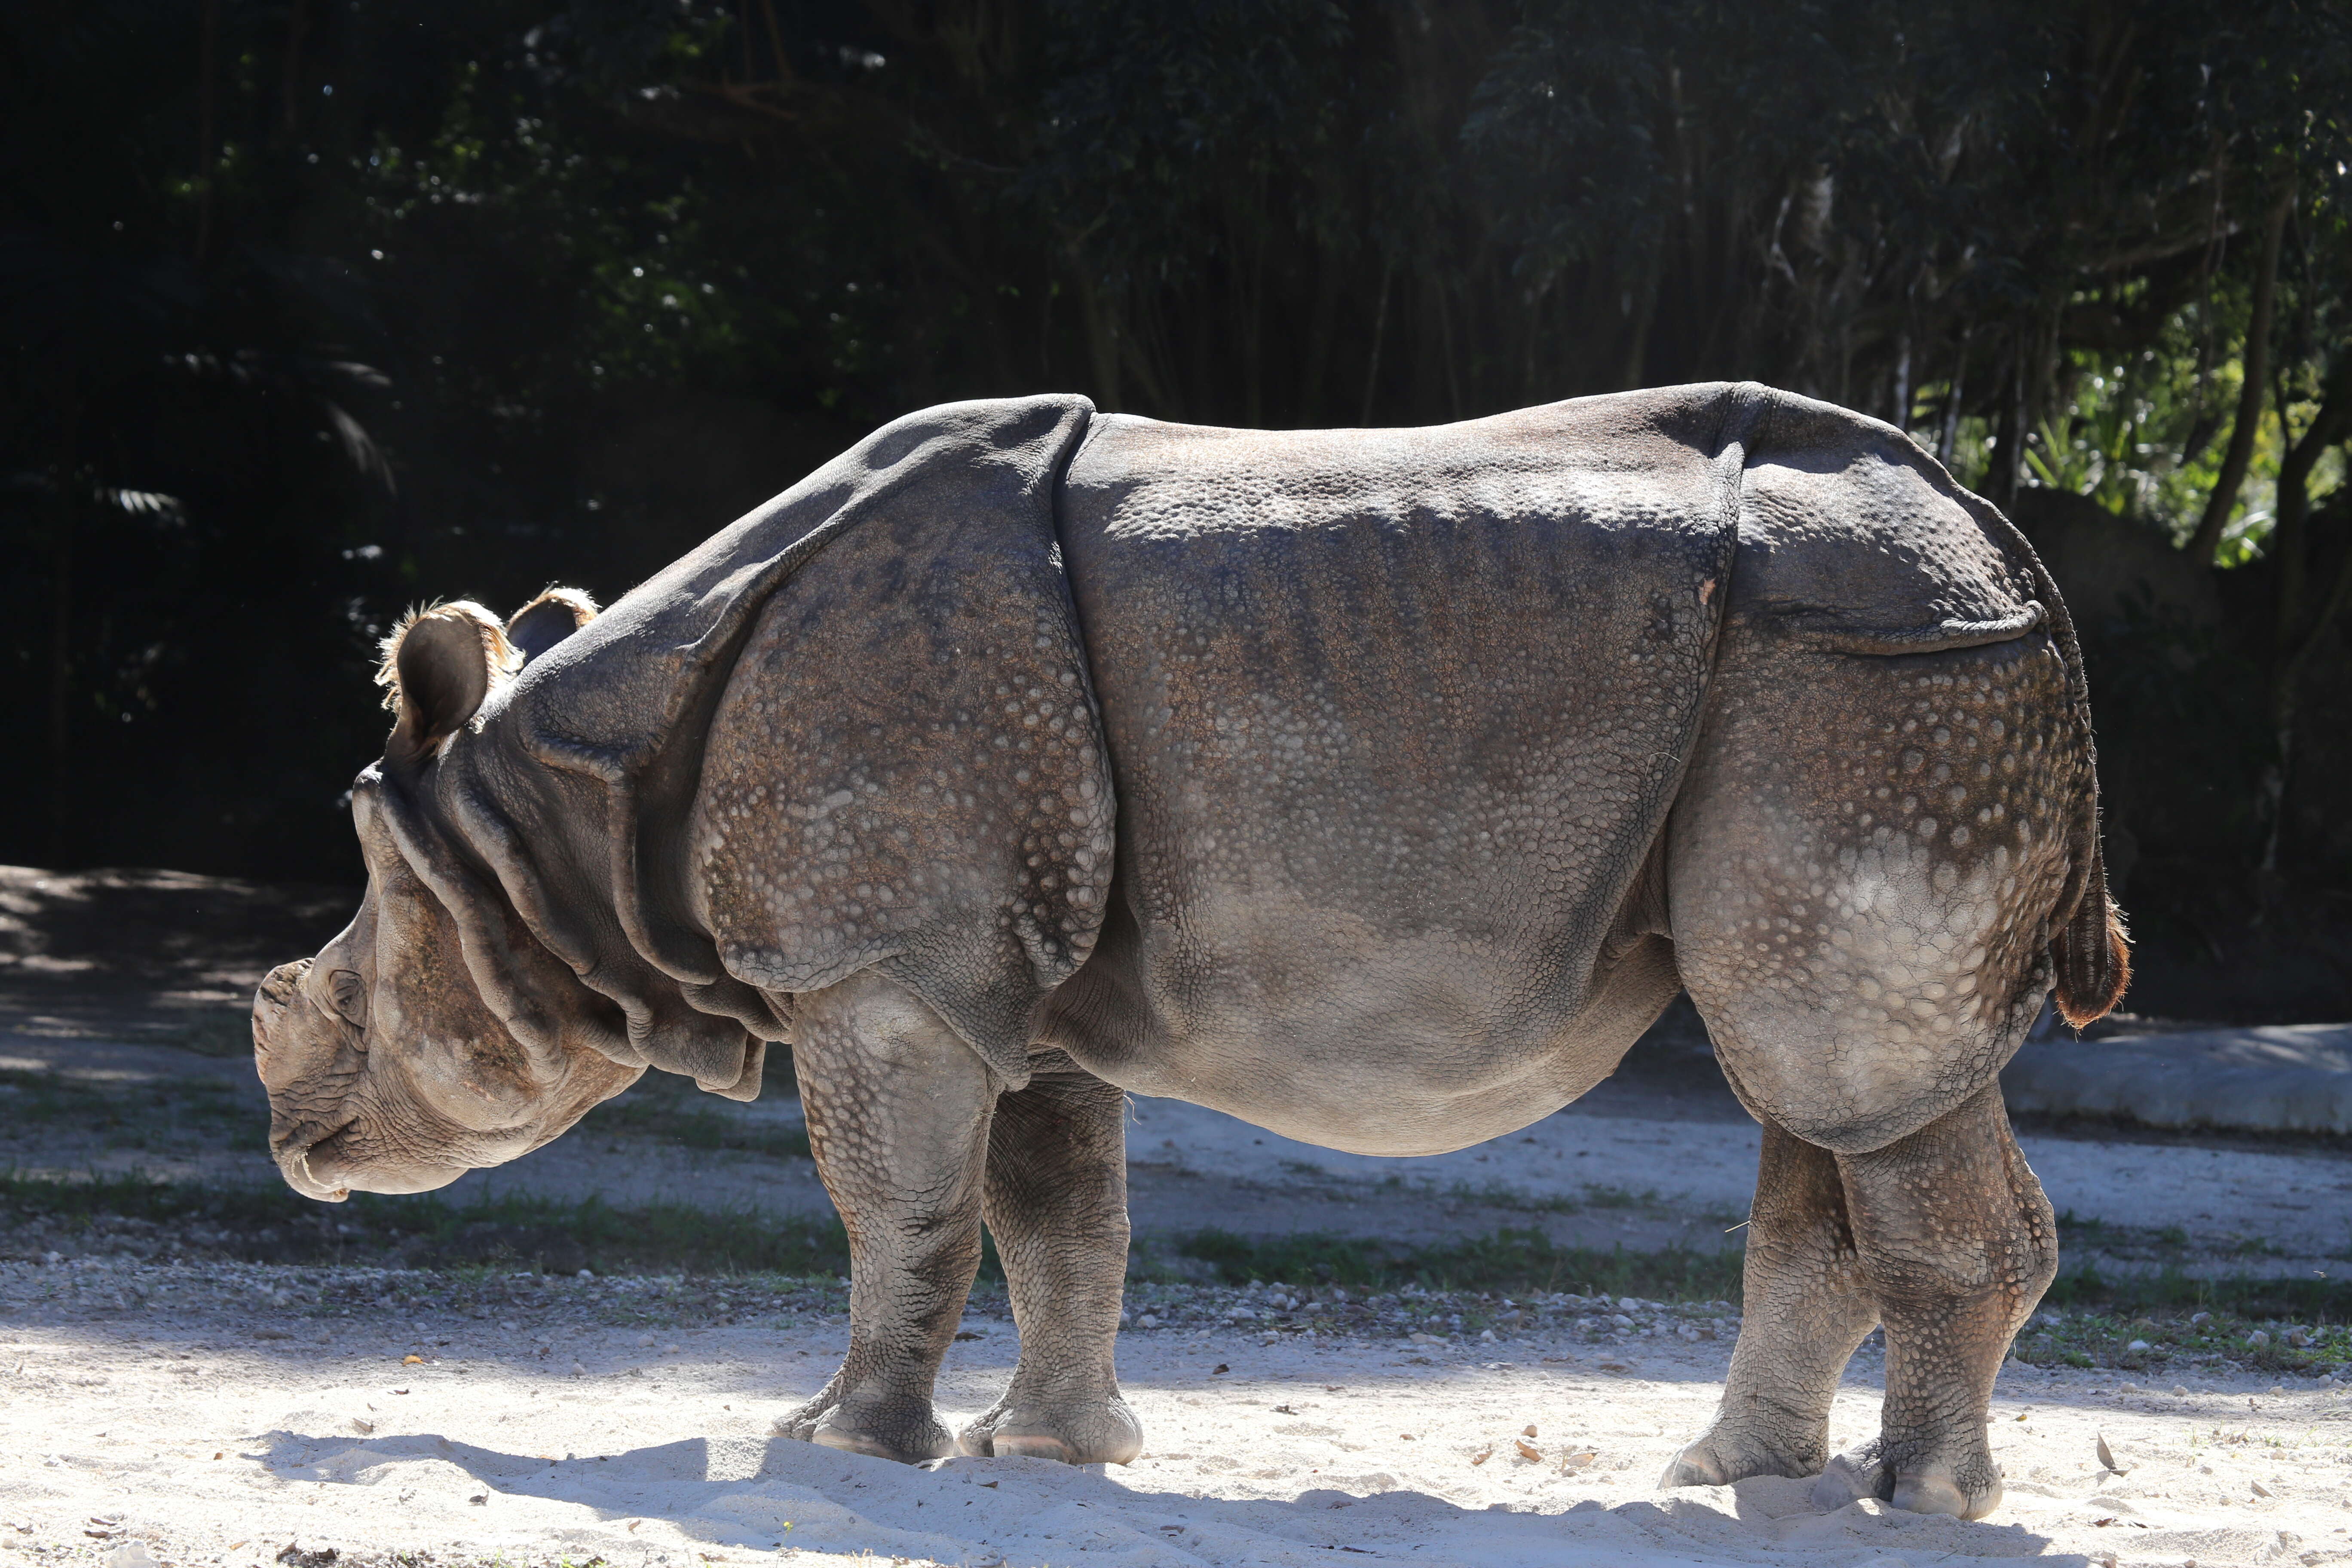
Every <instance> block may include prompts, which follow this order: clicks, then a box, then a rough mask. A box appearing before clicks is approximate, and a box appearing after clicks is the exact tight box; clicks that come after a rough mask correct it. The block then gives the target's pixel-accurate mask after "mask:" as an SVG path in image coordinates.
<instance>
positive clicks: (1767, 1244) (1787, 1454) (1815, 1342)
mask: <svg viewBox="0 0 2352 1568" xmlns="http://www.w3.org/2000/svg"><path fill="white" fill-rule="evenodd" d="M1742 1272H1743V1278H1742V1280H1741V1286H1742V1290H1741V1293H1742V1296H1743V1297H1744V1299H1745V1305H1744V1308H1743V1312H1744V1317H1743V1321H1742V1323H1741V1326H1740V1332H1739V1343H1738V1346H1737V1347H1735V1348H1734V1349H1733V1351H1732V1352H1731V1374H1730V1376H1729V1377H1727V1379H1725V1381H1724V1388H1723V1404H1722V1405H1721V1406H1720V1407H1718V1409H1717V1412H1716V1416H1715V1421H1714V1423H1713V1424H1712V1425H1711V1426H1708V1427H1707V1429H1706V1432H1705V1433H1704V1434H1702V1435H1701V1436H1699V1437H1698V1438H1697V1439H1696V1440H1695V1441H1693V1442H1692V1443H1691V1444H1690V1445H1689V1446H1688V1447H1685V1448H1684V1449H1683V1451H1682V1452H1681V1453H1679V1454H1677V1455H1675V1458H1674V1459H1673V1460H1672V1462H1670V1463H1669V1464H1668V1465H1667V1466H1666V1473H1665V1475H1664V1477H1663V1478H1662V1479H1661V1480H1660V1483H1659V1484H1660V1485H1662V1486H1669V1487H1720V1486H1728V1485H1730V1484H1731V1483H1732V1482H1733V1481H1738V1480H1745V1479H1747V1478H1748V1477H1749V1476H1813V1475H1819V1474H1820V1473H1821V1472H1822V1466H1823V1465H1824V1464H1825V1463H1826V1462H1827V1461H1828V1459H1829V1426H1830V1402H1831V1401H1832V1399H1834V1398H1835V1397H1836V1395H1837V1386H1838V1379H1839V1377H1840V1375H1841V1374H1842V1373H1843V1372H1844V1371H1845V1363H1847V1362H1848V1361H1850V1360H1851V1359H1853V1352H1854V1350H1855V1348H1856V1347H1857V1346H1859V1345H1860V1344H1861V1343H1862V1341H1863V1337H1864V1335H1866V1334H1868V1333H1869V1332H1870V1331H1871V1329H1872V1328H1873V1327H1874V1325H1875V1324H1876V1323H1877V1321H1878V1307H1877V1305H1876V1303H1875V1302H1874V1301H1873V1300H1871V1297H1870V1293H1869V1290H1868V1288H1867V1286H1866V1285H1865V1283H1864V1277H1863V1269H1862V1259H1861V1257H1860V1255H1859V1254H1858V1253H1857V1251H1856V1250H1855V1247H1854V1237H1853V1226H1852V1225H1851V1223H1850V1222H1849V1220H1848V1218H1847V1215H1846V1203H1845V1188H1844V1185H1843V1183H1842V1182H1841V1181H1840V1179H1839V1174H1838V1166H1837V1157H1836V1156H1835V1155H1833V1154H1832V1153H1831V1152H1829V1151H1828V1150H1826V1149H1822V1148H1817V1147H1816V1146H1814V1145H1813V1144H1811V1143H1807V1142H1804V1141H1803V1140H1801V1139H1800V1138H1798V1137H1796V1136H1795V1135H1794V1134H1792V1133H1790V1132H1788V1131H1784V1130H1783V1129H1782V1128H1780V1126H1779V1125H1778V1124H1776V1123H1774V1122H1773V1121H1769V1120H1767V1121H1765V1123H1764V1152H1763V1156H1762V1158H1761V1159H1760V1160H1759V1161H1758V1163H1757V1169H1756V1202H1755V1205H1754V1206H1753V1207H1752V1208H1751V1209H1750V1210H1749V1213H1748V1257H1747V1261H1746V1264H1745V1266H1744V1268H1743V1271H1742Z"/></svg>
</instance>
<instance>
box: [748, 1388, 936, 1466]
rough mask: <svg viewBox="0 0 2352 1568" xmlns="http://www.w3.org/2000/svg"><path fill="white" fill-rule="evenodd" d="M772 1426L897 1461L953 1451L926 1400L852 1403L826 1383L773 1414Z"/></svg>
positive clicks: (796, 1437)
mask: <svg viewBox="0 0 2352 1568" xmlns="http://www.w3.org/2000/svg"><path fill="white" fill-rule="evenodd" d="M774 1431H775V1434H776V1436H779V1437H789V1438H791V1439H793V1441H795V1442H801V1443H814V1444H816V1445H817V1446H818V1447H824V1448H838V1449H840V1450H841V1451H842V1452H844V1453H845V1454H865V1455H866V1456H868V1457H870V1458H877V1459H896V1460H897V1461H898V1463H900V1464H902V1465H919V1464H923V1463H925V1462H926V1461H928V1460H931V1459H938V1458H945V1457H947V1456H948V1455H950V1454H952V1453H954V1452H955V1451H956V1445H955V1438H954V1437H953V1436H950V1434H949V1432H948V1429H947V1428H946V1427H945V1426H941V1425H940V1420H939V1417H938V1416H936V1415H933V1414H932V1413H931V1410H930V1407H929V1405H912V1404H908V1403H907V1402H903V1401H892V1402H883V1401H863V1402H858V1403H856V1404H854V1405H853V1404H850V1403H845V1402H844V1401H843V1400H841V1398H840V1397H839V1395H837V1394H835V1392H834V1390H832V1389H831V1388H827V1389H826V1390H825V1391H824V1393H822V1394H818V1395H817V1396H816V1397H815V1398H814V1399H812V1400H810V1401H809V1402H808V1403H807V1404H805V1405H802V1406H801V1407H800V1408H799V1409H797V1410H794V1411H793V1412H792V1413H791V1414H789V1415H780V1416H778V1417H777V1418H776V1423H775V1427H774Z"/></svg>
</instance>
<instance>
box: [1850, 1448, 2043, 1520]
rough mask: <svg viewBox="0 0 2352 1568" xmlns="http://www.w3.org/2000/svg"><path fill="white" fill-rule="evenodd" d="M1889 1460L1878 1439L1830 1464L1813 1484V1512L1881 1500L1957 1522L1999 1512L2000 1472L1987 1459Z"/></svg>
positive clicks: (1914, 1511) (1908, 1509) (1971, 1457)
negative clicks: (1945, 1516)
mask: <svg viewBox="0 0 2352 1568" xmlns="http://www.w3.org/2000/svg"><path fill="white" fill-rule="evenodd" d="M1972 1460H1974V1461H1976V1462H1971V1461H1972ZM2000 1493H2001V1488H2000V1468H1999V1467H1998V1466H1996V1465H1994V1464H1993V1463H1992V1462H1991V1461H1990V1459H1988V1458H1982V1457H1980V1456H1972V1455H1963V1456H1962V1457H1961V1458H1958V1460H1954V1461H1943V1460H1939V1459H1937V1458H1935V1457H1932V1456H1930V1457H1927V1458H1920V1459H1917V1460H1915V1461H1913V1462H1911V1463H1908V1464H1902V1465H1898V1464H1895V1463H1893V1462H1891V1461H1889V1460H1888V1459H1887V1458H1885V1444H1884V1442H1883V1441H1882V1440H1881V1439H1879V1438H1875V1437H1874V1438H1872V1439H1871V1440H1870V1441H1869V1442H1867V1443H1864V1444H1863V1445H1862V1446H1861V1447H1857V1448H1854V1449H1852V1450H1850V1451H1849V1452H1846V1453H1843V1454H1840V1455H1839V1456H1837V1458H1833V1459H1832V1460H1831V1461H1830V1462H1829V1468H1826V1469H1824V1470H1823V1471H1822V1476H1821V1479H1819V1480H1817V1481H1815V1482H1814V1483H1813V1506H1814V1507H1815V1508H1817V1509H1820V1510H1822V1512H1823V1513H1833V1512H1835V1511H1836V1510H1839V1509H1842V1508H1843V1507H1844V1506H1845V1505H1846V1504H1848V1503H1850V1502H1854V1501H1857V1500H1861V1499H1863V1498H1877V1499H1879V1500H1881V1501H1885V1502H1891V1503H1893V1504H1894V1505H1895V1507H1896V1508H1899V1509H1902V1510H1905V1511H1906V1512H1908V1513H1948V1514H1951V1515H1952V1516H1954V1517H1955V1518H1958V1519H1982V1518H1983V1517H1984V1516H1985V1515H1987V1514H1989V1513H1990V1512H1991V1511H1992V1510H1994V1509H1995V1508H1997V1507H1999V1506H2000Z"/></svg>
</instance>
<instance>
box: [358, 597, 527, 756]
mask: <svg viewBox="0 0 2352 1568" xmlns="http://www.w3.org/2000/svg"><path fill="white" fill-rule="evenodd" d="M382 649H383V663H381V664H380V665H378V666H377V667H376V675H375V679H376V684H377V685H379V686H381V687H383V688H384V698H383V705H384V706H385V707H386V708H389V709H391V710H393V711H394V713H396V714H398V715H399V721H398V722H397V723H396V724H394V727H393V732H392V742H391V743H390V744H389V745H388V746H387V748H386V750H385V753H384V754H385V756H386V757H387V758H393V757H394V756H398V757H401V758H403V759H404V760H409V761H417V762H422V761H424V760H425V759H426V758H429V757H431V756H432V755H433V754H434V752H436V751H438V750H439V749H440V746H441V742H443V741H446V740H447V739H448V738H449V736H451V735H452V734H455V733H456V732H457V730H458V729H459V727H461V726H462V725H463V724H464V723H465V722H466V721H467V720H468V719H471V718H472V717H473V716H474V713H475V710H477V709H478V708H480V707H481V705H482V700H483V699H484V698H486V697H488V695H489V694H490V693H491V692H492V691H494V690H496V689H498V688H499V686H500V685H502V684H504V683H505V682H506V681H507V680H509V679H512V678H513V675H514V672H515V671H516V670H517V669H519V668H521V665H522V660H521V658H520V656H519V655H518V654H517V653H516V651H515V649H514V646H513V645H512V644H511V643H509V642H508V641H507V635H506V631H505V628H503V627H501V626H499V621H498V617H497V616H493V615H491V614H490V612H489V611H488V610H486V609H484V608H483V607H482V606H481V605H478V604H475V603H474V602H473V601H472V600H471V599H454V600H451V601H449V602H447V603H446V604H442V603H436V604H432V605H426V606H425V608H423V609H421V610H411V611H409V612H408V614H406V615H404V616H402V617H401V618H400V624H399V625H398V626H394V628H393V630H392V635H391V636H390V637H386V638H384V639H383V644H382Z"/></svg>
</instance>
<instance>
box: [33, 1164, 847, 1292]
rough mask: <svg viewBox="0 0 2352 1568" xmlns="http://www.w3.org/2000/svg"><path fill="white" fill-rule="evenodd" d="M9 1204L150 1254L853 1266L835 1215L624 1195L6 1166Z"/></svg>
mask: <svg viewBox="0 0 2352 1568" xmlns="http://www.w3.org/2000/svg"><path fill="white" fill-rule="evenodd" d="M0 1212H5V1214H7V1215H9V1217H10V1218H12V1219H14V1220H16V1221H17V1222H18V1225H19V1226H24V1225H25V1224H26V1222H31V1223H32V1224H33V1225H35V1226H37V1228H38V1230H39V1232H40V1235H41V1237H42V1238H43V1244H45V1245H47V1246H50V1247H58V1246H61V1245H63V1246H70V1247H74V1248H75V1249H76V1250H81V1249H96V1248H100V1247H103V1248H106V1249H109V1250H116V1249H121V1250H131V1251H137V1252H142V1253H145V1254H148V1255H163V1256H169V1255H172V1254H175V1253H198V1254H204V1253H210V1254H216V1255H226V1256H229V1257H235V1258H246V1259H248V1260H251V1261H256V1262H285V1263H296V1262H306V1263H307V1262H354V1263H356V1262H370V1261H380V1260H383V1259H385V1258H393V1259H397V1260H399V1261H402V1262H405V1263H412V1264H415V1265H419V1266H425V1267H448V1266H453V1265H463V1264H496V1263H509V1264H538V1265H541V1266H542V1267H547V1268H554V1269H558V1270H560V1271H563V1272H569V1271H571V1270H572V1269H574V1268H593V1269H595V1270H596V1271H597V1272H598V1273H600V1274H602V1273H624V1272H630V1271H640V1270H643V1271H663V1270H672V1271H677V1270H682V1271H687V1272H693V1273H715V1274H726V1273H751V1272H760V1273H773V1274H790V1275H803V1274H831V1275H838V1274H843V1273H845V1272H847V1270H848V1268H849V1239H848V1237H847V1236H846V1235H845V1233H844V1232H843V1230H842V1227H841V1222H840V1221H839V1220H838V1219H836V1218H835V1217H833V1216H832V1215H825V1216H823V1217H822V1218H819V1217H814V1216H778V1215H768V1214H763V1213H760V1212H758V1211H753V1210H742V1209H737V1210H711V1209H704V1208H696V1207H692V1206H689V1205H684V1204H647V1205H639V1206H634V1207H629V1208H616V1207H613V1206H611V1205H606V1204H604V1203H602V1202H600V1201H598V1200H596V1199H593V1198H591V1199H589V1200H587V1201H586V1202H584V1203H566V1202H562V1201H560V1200H556V1199H551V1198H533V1197H520V1196H506V1195H497V1196H492V1197H488V1198H486V1199H481V1200H478V1201H476V1202H473V1203H467V1204H451V1203H447V1202H445V1201H443V1200H441V1199H438V1198H436V1197H433V1196H430V1195H429V1194H421V1195H417V1196H409V1197H388V1196H384V1195H383V1194H374V1193H354V1194H352V1196H351V1198H350V1200H349V1201H348V1202H345V1203H341V1204H320V1203H317V1202H314V1201H312V1200H310V1199H309V1198H305V1197H303V1196H301V1195H300V1194H297V1193H295V1192H293V1191H291V1190H290V1189H288V1188H284V1187H271V1186H253V1187H244V1186H218V1187H215V1186H205V1185H201V1184H194V1183H183V1182H154V1181H150V1180H147V1179H146V1178H144V1177H142V1176H108V1177H100V1178H95V1179H92V1180H88V1181H48V1180H43V1179H38V1178H29V1177H25V1176H21V1175H10V1176H6V1177H0Z"/></svg>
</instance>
